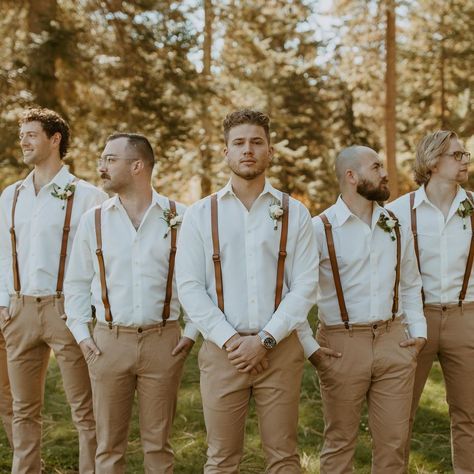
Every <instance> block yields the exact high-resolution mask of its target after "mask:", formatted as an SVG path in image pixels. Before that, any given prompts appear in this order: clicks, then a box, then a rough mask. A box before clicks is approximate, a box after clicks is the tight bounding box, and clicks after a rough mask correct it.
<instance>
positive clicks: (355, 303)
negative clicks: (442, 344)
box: [313, 197, 426, 337]
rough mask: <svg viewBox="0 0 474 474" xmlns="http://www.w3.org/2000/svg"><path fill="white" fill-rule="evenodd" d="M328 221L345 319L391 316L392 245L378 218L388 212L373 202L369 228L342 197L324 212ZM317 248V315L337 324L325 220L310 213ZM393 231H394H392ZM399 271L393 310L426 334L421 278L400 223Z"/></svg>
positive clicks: (417, 333) (394, 251)
mask: <svg viewBox="0 0 474 474" xmlns="http://www.w3.org/2000/svg"><path fill="white" fill-rule="evenodd" d="M324 213H325V214H326V216H327V218H328V219H329V222H330V223H331V225H332V232H333V236H334V246H335V249H336V258H337V263H338V266H339V273H340V277H341V284H342V289H343V293H344V299H345V302H346V307H347V312H348V314H349V323H354V324H357V323H358V324H367V323H370V322H372V321H377V320H387V319H389V318H390V317H391V311H392V304H393V290H394V285H395V267H396V262H397V245H396V242H395V241H393V240H392V238H391V235H390V234H389V233H388V232H385V231H384V230H383V229H382V228H381V227H380V226H379V225H378V224H377V221H378V220H379V217H380V215H381V214H385V215H386V216H387V217H389V214H388V212H387V211H386V210H385V209H383V208H382V207H380V206H379V205H377V204H376V203H374V210H373V213H372V222H371V226H370V227H369V226H368V225H367V224H366V223H365V222H363V221H362V220H361V219H359V218H358V217H357V216H356V215H354V214H353V213H352V212H351V211H350V210H349V208H348V207H347V205H346V204H345V203H344V201H343V200H342V198H341V197H339V199H338V200H337V202H336V203H335V204H334V205H333V206H331V207H330V208H329V209H327V210H326V211H325V212H324ZM313 225H314V229H315V234H316V235H315V238H316V242H317V246H318V249H319V258H320V266H319V286H318V308H319V318H320V319H321V321H323V322H324V323H325V324H326V325H335V324H342V319H341V312H340V309H339V304H338V300H337V295H336V288H335V286H334V277H333V273H332V269H331V263H330V260H329V254H328V247H327V242H326V236H325V232H324V225H323V223H322V221H321V219H320V218H319V217H314V218H313ZM393 234H395V232H394V231H393ZM400 235H401V272H400V293H399V298H400V299H399V301H400V304H399V311H398V315H401V314H402V313H404V314H405V318H406V322H407V324H408V329H409V331H410V335H411V336H412V337H426V321H425V317H424V315H423V308H422V301H421V278H420V274H419V272H418V267H417V264H416V257H415V252H414V250H413V238H412V235H411V233H410V229H409V228H407V226H406V225H402V226H401V227H400Z"/></svg>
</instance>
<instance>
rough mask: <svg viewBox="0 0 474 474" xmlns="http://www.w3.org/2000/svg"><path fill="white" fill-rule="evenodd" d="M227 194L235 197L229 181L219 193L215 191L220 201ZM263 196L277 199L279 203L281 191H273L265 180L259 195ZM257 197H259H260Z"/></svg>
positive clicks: (266, 179)
mask: <svg viewBox="0 0 474 474" xmlns="http://www.w3.org/2000/svg"><path fill="white" fill-rule="evenodd" d="M227 194H229V195H231V196H234V197H236V196H235V193H234V190H233V189H232V184H231V180H230V179H229V181H227V184H226V185H225V186H224V187H223V188H222V189H220V190H219V191H217V199H219V200H220V199H222V198H223V197H224V196H226V195H227ZM265 194H271V195H272V196H273V197H274V198H275V199H278V200H279V201H281V199H282V198H281V196H282V193H281V191H278V190H277V189H275V188H274V187H273V186H272V185H271V184H270V181H269V179H268V178H265V185H264V187H263V190H262V192H261V193H260V196H264V195H265ZM260 196H259V197H260Z"/></svg>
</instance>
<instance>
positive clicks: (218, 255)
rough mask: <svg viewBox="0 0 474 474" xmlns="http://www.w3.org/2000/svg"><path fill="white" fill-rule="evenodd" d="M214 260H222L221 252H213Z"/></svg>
mask: <svg viewBox="0 0 474 474" xmlns="http://www.w3.org/2000/svg"><path fill="white" fill-rule="evenodd" d="M212 260H214V262H220V261H221V256H220V254H218V253H213V254H212Z"/></svg>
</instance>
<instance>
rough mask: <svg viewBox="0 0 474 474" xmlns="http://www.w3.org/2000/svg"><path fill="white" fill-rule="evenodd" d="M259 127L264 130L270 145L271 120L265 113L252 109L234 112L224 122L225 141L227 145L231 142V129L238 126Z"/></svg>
mask: <svg viewBox="0 0 474 474" xmlns="http://www.w3.org/2000/svg"><path fill="white" fill-rule="evenodd" d="M247 123H248V124H251V125H258V126H260V127H262V128H263V130H264V131H265V135H266V137H267V140H268V143H270V118H269V117H268V115H265V114H264V113H263V112H259V111H257V110H251V109H241V110H237V111H235V112H232V113H230V114H228V115H227V116H226V118H225V119H224V122H223V127H224V140H225V143H226V145H227V141H228V140H229V132H230V129H231V128H234V127H237V125H244V124H247Z"/></svg>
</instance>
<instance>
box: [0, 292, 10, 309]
mask: <svg viewBox="0 0 474 474" xmlns="http://www.w3.org/2000/svg"><path fill="white" fill-rule="evenodd" d="M0 306H5V307H6V308H8V307H9V306H10V295H9V294H8V293H0Z"/></svg>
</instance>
